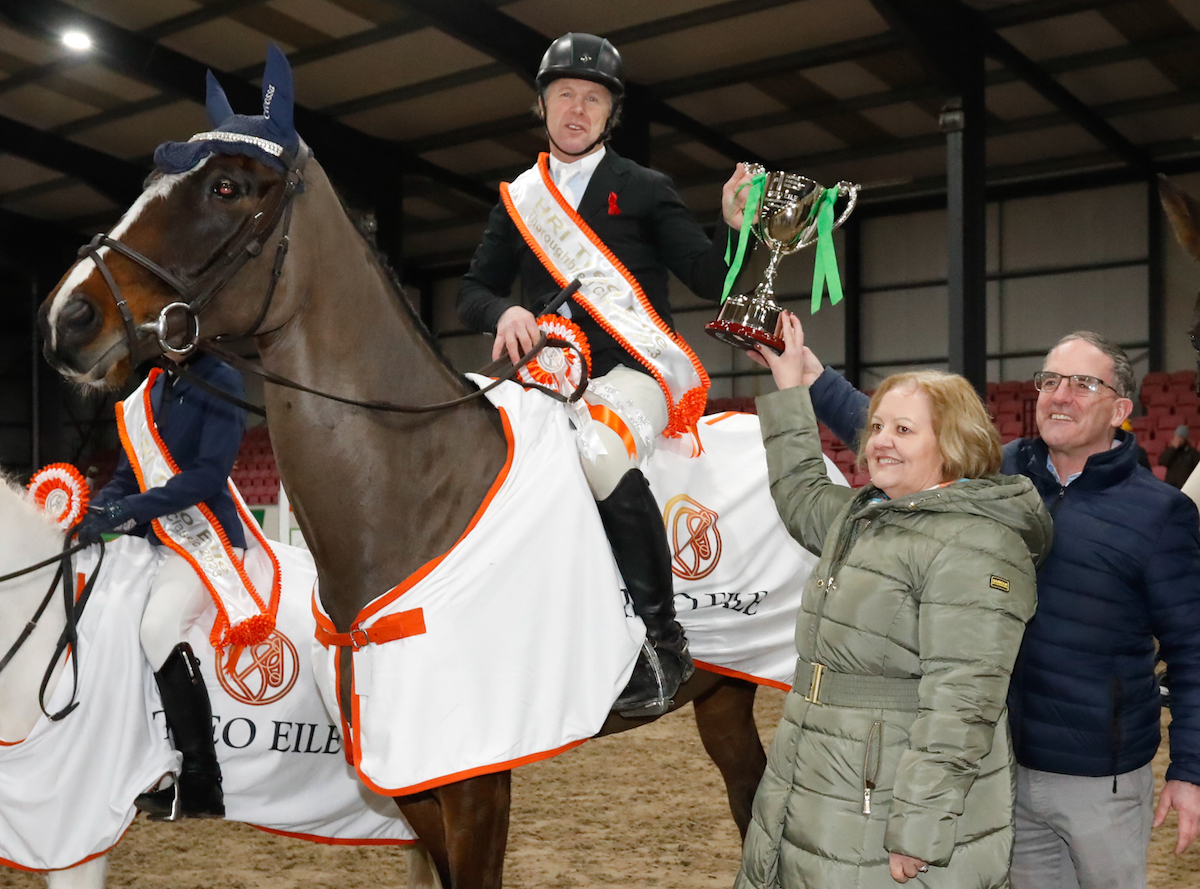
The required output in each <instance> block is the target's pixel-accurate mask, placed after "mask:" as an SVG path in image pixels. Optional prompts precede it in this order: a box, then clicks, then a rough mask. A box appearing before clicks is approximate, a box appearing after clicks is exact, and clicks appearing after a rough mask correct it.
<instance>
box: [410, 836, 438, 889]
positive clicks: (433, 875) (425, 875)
mask: <svg viewBox="0 0 1200 889" xmlns="http://www.w3.org/2000/svg"><path fill="white" fill-rule="evenodd" d="M408 889H443V887H442V881H441V878H440V877H438V872H437V864H436V863H435V862H434V860H433V856H432V855H430V854H429V850H428V849H426V848H425V847H424V846H423V845H422V844H421V843H417V844H416V845H414V846H409V847H408Z"/></svg>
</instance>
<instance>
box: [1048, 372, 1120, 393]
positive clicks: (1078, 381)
mask: <svg viewBox="0 0 1200 889" xmlns="http://www.w3.org/2000/svg"><path fill="white" fill-rule="evenodd" d="M1063 380H1068V381H1069V383H1068V386H1069V387H1070V389H1071V391H1072V392H1074V393H1075V394H1076V395H1095V394H1096V393H1097V392H1099V391H1100V387H1101V386H1103V387H1105V388H1107V389H1112V390H1113V391H1114V392H1117V390H1116V389H1113V387H1112V386H1110V385H1108V383H1106V382H1104V380H1102V379H1100V378H1099V377H1089V376H1088V375H1087V374H1057V373H1055V372H1054V371H1052V370H1039V371H1038V372H1037V373H1035V374H1034V375H1033V385H1034V388H1036V389H1037V390H1038V391H1039V392H1054V391H1055V390H1057V389H1058V384H1059V383H1061V382H1062V381H1063ZM1117 397H1118V398H1120V397H1121V393H1120V392H1117Z"/></svg>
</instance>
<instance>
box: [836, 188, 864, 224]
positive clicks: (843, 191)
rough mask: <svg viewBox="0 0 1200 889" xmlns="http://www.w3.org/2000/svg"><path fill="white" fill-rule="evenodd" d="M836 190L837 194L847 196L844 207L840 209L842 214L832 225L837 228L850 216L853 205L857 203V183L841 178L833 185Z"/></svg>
mask: <svg viewBox="0 0 1200 889" xmlns="http://www.w3.org/2000/svg"><path fill="white" fill-rule="evenodd" d="M835 187H836V188H837V190H838V195H844V196H845V197H846V198H847V202H846V209H845V210H843V211H842V215H841V216H839V217H838V218H837V220H836V221H835V222H834V223H833V227H834V228H837V227H838V226H840V225H841V224H842V223H843V222H845V221H846V220H847V219H849V218H850V214H851V213H853V212H854V207H855V205H856V204H857V203H858V189H859V185H858V184H856V183H854V182H847V181H846V180H844V179H843V180H842V181H841V182H839V183H838V184H837V185H836V186H835Z"/></svg>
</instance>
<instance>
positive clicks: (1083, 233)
mask: <svg viewBox="0 0 1200 889" xmlns="http://www.w3.org/2000/svg"><path fill="white" fill-rule="evenodd" d="M1145 194H1146V187H1145V186H1144V185H1141V184H1136V185H1121V186H1117V187H1114V188H1104V189H1096V190H1091V191H1073V192H1066V193H1064V194H1057V195H1048V196H1045V197H1036V198H1023V199H1021V200H1016V201H1008V202H1007V203H1005V205H1004V210H1003V233H1002V240H1003V249H1004V270H1005V271H1015V270H1019V269H1036V268H1052V267H1056V266H1058V267H1061V266H1069V265H1081V264H1084V263H1096V262H1110V261H1113V260H1122V259H1139V258H1143V257H1145V255H1146V198H1145Z"/></svg>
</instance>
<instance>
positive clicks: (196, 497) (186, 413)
mask: <svg viewBox="0 0 1200 889" xmlns="http://www.w3.org/2000/svg"><path fill="white" fill-rule="evenodd" d="M187 369H188V370H190V371H191V372H192V373H194V374H195V375H196V376H198V377H200V378H201V379H203V380H205V381H206V382H208V383H211V384H212V385H214V386H216V387H217V388H219V389H221V390H223V391H225V392H228V393H229V394H230V395H233V396H236V397H237V398H243V397H244V396H245V387H244V386H243V385H242V377H241V374H239V373H238V372H237V371H236V370H234V369H233V368H232V367H230V366H229V365H228V364H226V363H225V362H223V361H220V360H218V359H216V358H214V357H213V356H211V355H201V356H200V357H199V358H196V359H194V360H193V361H191V362H189V363H188V365H187ZM164 392H167V393H169V394H168V397H167V399H166V403H165V404H164V400H163V393H164ZM150 406H151V409H152V410H153V411H154V420H155V422H156V423H157V425H158V429H159V433H160V434H161V436H162V440H163V444H165V445H166V446H167V450H168V451H170V452H171V456H172V457H173V458H174V460H175V463H176V465H177V466H178V467H179V472H178V473H177V474H176V475H175V476H174V477H173V478H172V479H171V480H170V481H169V482H167V483H166V484H165V485H163V486H161V487H158V488H151V489H150V490H149V491H146V492H145V493H142V492H141V491H140V490H139V488H138V483H137V477H136V476H135V475H134V474H133V467H132V466H130V465H129V458H128V457H127V456H126V454H125V452H124V450H122V452H121V456H120V459H119V460H118V462H117V471H116V472H115V473H114V474H113V477H112V481H110V482H109V483H108V484H107V485H105V486H104V487H103V488H102V489H101V490H100V493H98V494H97V495H96V497H95V498H94V502H95V503H97V504H104V503H114V502H116V501H118V500H121V499H124V500H125V501H126V503H127V504H128V505H129V508H130V509H131V510H132V511H133V517H134V518H135V519H136V520H137V522H138V525H137V527H136V528H134V529H133V530H132V531H130V532H129V533H131V534H137V535H138V536H139V537H146V538H147V539H149V540H150V542H151V543H155V544H157V543H160V542H161V541H160V540H159V539H158V535H157V534H155V533H154V529H153V528H152V527H151V526H150V520H151V519H156V518H159V517H160V516H164V515H168V514H169V513H173V512H178V511H179V510H181V509H186V508H187V507H189V506H195V505H196V504H197V503H204V504H205V505H206V506H208V508H209V509H211V510H212V512H213V515H215V516H216V517H217V520H218V521H219V522H220V523H221V526H222V527H223V528H224V529H225V532H226V533H227V534H228V535H229V542H230V544H232V545H233V546H239V547H242V548H245V546H246V535H245V532H244V531H243V530H242V523H241V521H240V520H239V519H238V516H237V509H236V508H235V507H234V505H233V495H232V494H230V493H229V487H228V485H227V484H226V482H227V481H228V480H229V473H230V472H231V471H232V470H233V464H234V461H235V460H236V459H237V453H238V448H239V447H241V444H242V433H243V432H244V431H245V428H246V412H245V411H244V410H242V409H241V408H240V407H237V406H235V405H232V404H230V403H229V402H227V401H222V400H221V399H219V398H217V397H216V396H215V395H209V394H208V393H207V392H205V391H203V390H202V389H198V388H196V387H195V386H193V385H192V384H191V383H189V382H188V381H187V380H185V379H183V378H182V377H176V376H174V374H170V373H163V374H160V375H159V377H158V379H157V380H155V382H154V387H153V388H152V389H151V390H150Z"/></svg>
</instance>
